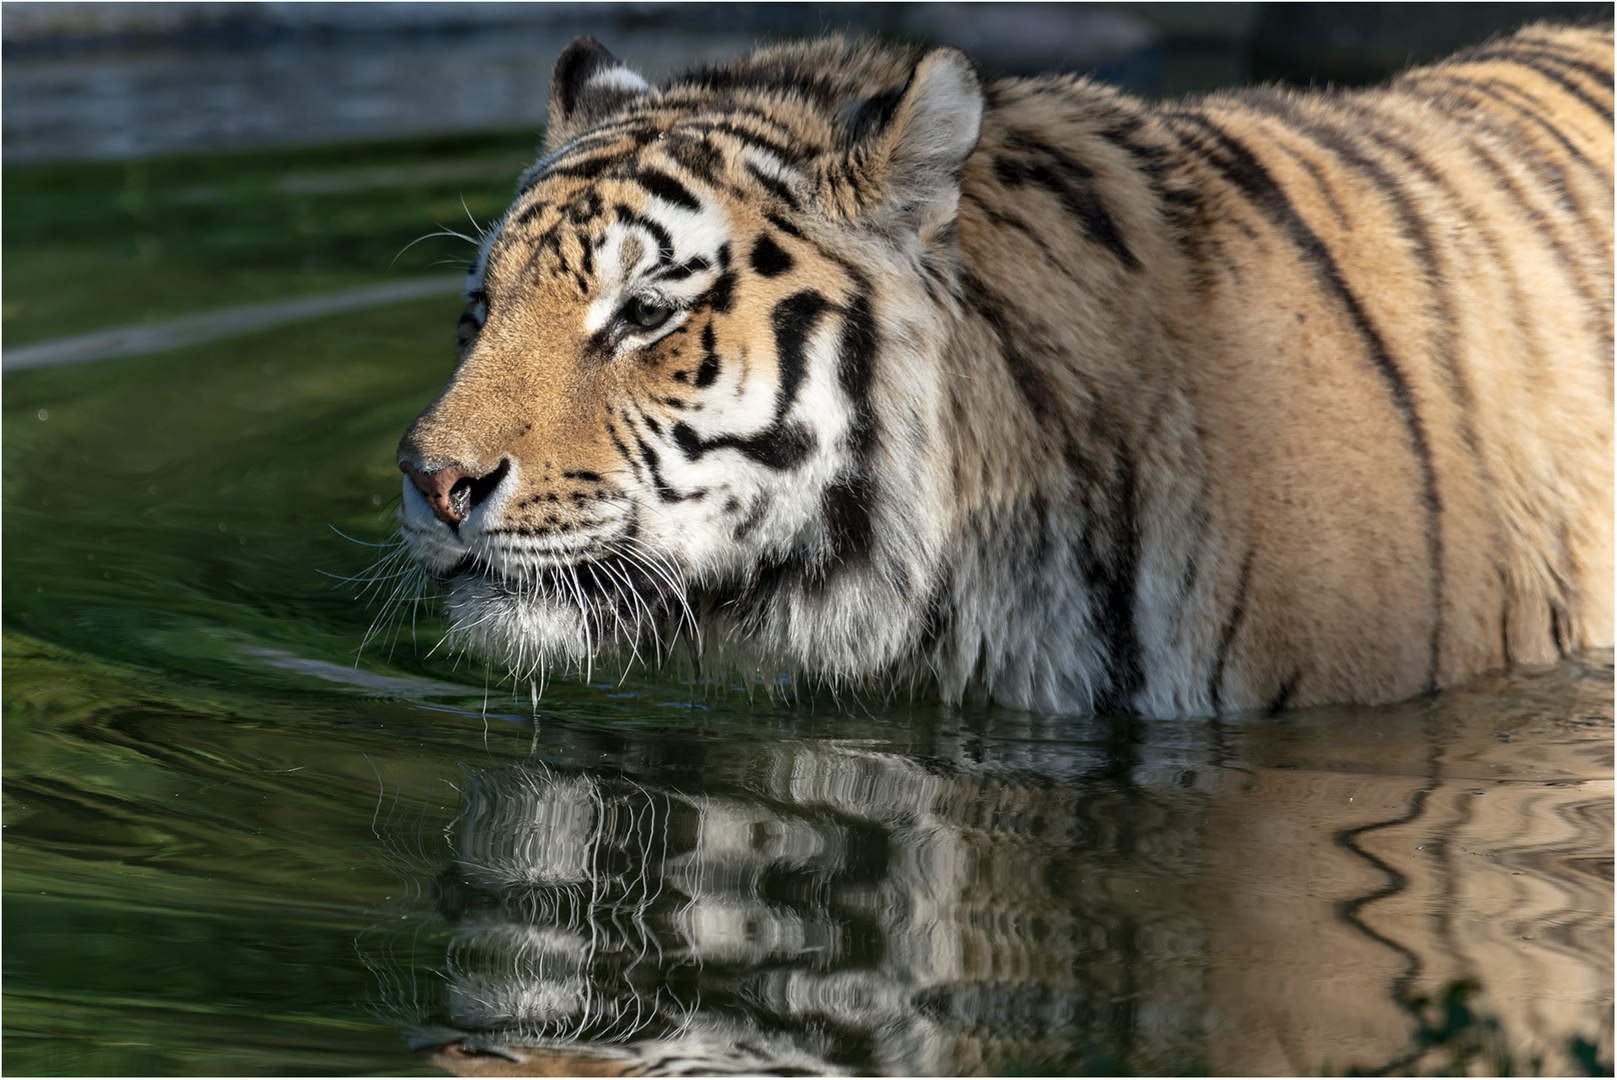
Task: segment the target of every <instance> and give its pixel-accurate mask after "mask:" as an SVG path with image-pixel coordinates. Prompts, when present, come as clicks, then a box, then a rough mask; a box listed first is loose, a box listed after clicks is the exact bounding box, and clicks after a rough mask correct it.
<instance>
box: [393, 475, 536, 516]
mask: <svg viewBox="0 0 1617 1080" xmlns="http://www.w3.org/2000/svg"><path fill="white" fill-rule="evenodd" d="M510 464H511V463H510V462H509V461H502V462H500V466H499V468H497V469H495V470H494V471H493V472H491V473H488V474H486V475H482V476H480V475H478V474H477V473H473V472H468V471H467V470H465V469H462V468H461V467H460V466H458V465H450V466H448V467H447V468H443V469H435V470H433V471H432V472H423V471H422V470H420V469H418V468H416V467H415V464H414V463H413V462H409V461H401V462H399V471H400V472H402V473H404V474H405V475H406V476H408V477H409V478H410V481H411V482H412V483H414V484H415V486H416V488H417V489H418V490H420V492H421V494H423V495H425V496H426V497H427V504H428V505H429V506H431V507H432V516H433V517H435V518H437V519H438V520H439V521H441V522H443V523H444V524H445V525H448V526H449V527H450V528H456V527H458V526H459V525H460V523H461V522H463V521H465V520H466V517H467V515H468V514H470V513H471V512H472V507H474V506H476V505H478V504H479V503H481V502H482V501H483V500H484V499H486V498H488V496H489V493H490V492H492V491H493V490H494V489H495V488H497V487H499V486H500V481H501V480H503V479H505V473H506V470H507V469H509V468H510Z"/></svg>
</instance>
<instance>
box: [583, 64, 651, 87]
mask: <svg viewBox="0 0 1617 1080" xmlns="http://www.w3.org/2000/svg"><path fill="white" fill-rule="evenodd" d="M584 87H585V89H586V90H615V91H618V92H620V93H625V94H643V93H645V92H646V91H647V90H650V89H651V84H650V83H648V82H647V81H646V80H645V79H643V78H641V77H640V76H639V75H638V74H636V73H635V72H633V71H630V70H629V69H628V68H626V67H624V66H622V65H621V64H620V65H618V66H617V67H609V68H603V69H601V70H600V71H598V72H596V73H595V74H594V75H591V76H590V79H589V82H587V83H585V84H584Z"/></svg>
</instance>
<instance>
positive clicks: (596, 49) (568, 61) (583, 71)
mask: <svg viewBox="0 0 1617 1080" xmlns="http://www.w3.org/2000/svg"><path fill="white" fill-rule="evenodd" d="M617 66H618V58H617V57H615V56H613V55H612V54H611V53H610V52H608V51H607V48H606V46H605V45H602V44H601V43H600V42H599V41H596V40H595V39H594V38H593V37H591V36H590V35H588V34H580V35H579V36H578V37H575V38H574V39H573V40H572V41H571V42H570V43H568V46H567V48H565V49H563V50H562V51H561V55H560V56H558V57H557V58H556V66H555V67H554V68H553V69H552V70H551V72H550V100H551V101H554V102H556V103H557V104H559V105H560V106H561V111H562V114H563V115H568V114H571V113H572V112H573V110H574V109H575V108H577V106H578V97H579V94H580V93H581V92H582V91H583V89H584V87H585V86H587V85H589V81H590V78H591V77H592V76H594V75H595V74H596V73H597V72H599V71H604V70H605V69H607V68H611V67H617Z"/></svg>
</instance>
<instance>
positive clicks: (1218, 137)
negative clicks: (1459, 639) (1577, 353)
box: [1166, 112, 1444, 681]
mask: <svg viewBox="0 0 1617 1080" xmlns="http://www.w3.org/2000/svg"><path fill="white" fill-rule="evenodd" d="M1166 115H1170V116H1171V117H1172V118H1173V119H1177V120H1180V121H1183V122H1185V123H1188V124H1190V125H1192V126H1194V127H1196V128H1198V129H1200V130H1201V131H1202V132H1203V133H1204V134H1205V135H1206V137H1207V138H1208V139H1210V140H1212V142H1213V143H1214V145H1215V146H1216V147H1217V149H1218V150H1219V153H1216V154H1211V155H1209V156H1208V161H1209V162H1211V163H1212V164H1213V166H1214V167H1215V168H1217V169H1218V170H1219V172H1221V173H1222V174H1223V175H1224V177H1225V179H1226V180H1228V181H1229V183H1230V184H1231V185H1233V186H1234V187H1235V189H1236V190H1237V191H1239V192H1241V193H1242V194H1243V195H1244V196H1245V197H1246V198H1247V200H1248V201H1249V202H1251V203H1252V205H1253V206H1255V207H1257V208H1258V209H1259V210H1261V211H1262V212H1263V213H1264V214H1265V215H1266V216H1268V218H1269V219H1270V220H1271V221H1272V222H1274V224H1275V226H1276V227H1277V228H1279V229H1280V230H1281V231H1282V232H1283V233H1285V234H1286V236H1287V237H1289V238H1290V240H1291V241H1292V243H1293V245H1294V246H1295V247H1296V248H1297V250H1298V251H1299V252H1300V253H1301V254H1302V255H1303V257H1304V258H1305V259H1306V260H1307V262H1308V264H1309V266H1310V267H1311V268H1312V269H1313V272H1314V278H1315V280H1316V281H1317V282H1318V283H1319V285H1320V287H1321V288H1323V289H1324V290H1325V292H1326V293H1327V294H1329V295H1330V296H1331V297H1332V298H1333V299H1334V300H1336V302H1337V303H1338V304H1340V305H1341V307H1342V308H1343V309H1344V310H1345V311H1346V312H1347V314H1348V317H1349V318H1350V319H1351V320H1352V322H1353V325H1354V328H1355V329H1356V330H1357V331H1358V333H1359V337H1360V339H1361V340H1362V341H1363V343H1364V347H1365V352H1366V354H1367V355H1368V357H1369V360H1370V362H1371V364H1372V366H1373V367H1374V368H1375V370H1376V373H1377V374H1378V375H1380V377H1381V381H1382V383H1383V385H1385V386H1386V388H1387V393H1388V396H1389V397H1390V398H1391V399H1392V404H1393V408H1394V409H1395V410H1396V411H1397V413H1398V415H1399V418H1400V419H1401V420H1402V421H1403V423H1404V427H1405V429H1406V431H1407V433H1408V436H1409V444H1410V452H1411V454H1412V455H1413V456H1414V458H1415V464H1416V467H1417V468H1418V469H1419V471H1420V474H1421V492H1420V501H1421V504H1422V506H1423V507H1424V508H1425V510H1426V552H1427V559H1428V562H1429V563H1430V567H1431V575H1432V617H1433V627H1432V644H1433V650H1432V655H1431V657H1430V660H1429V662H1428V664H1427V670H1428V672H1429V674H1430V675H1431V676H1432V680H1433V681H1435V678H1436V672H1437V670H1438V657H1437V654H1436V644H1437V641H1438V636H1439V633H1440V631H1441V627H1442V620H1443V590H1444V567H1443V527H1442V520H1441V518H1442V512H1443V502H1442V499H1441V498H1440V497H1439V495H1438V490H1437V471H1436V469H1435V468H1434V467H1433V464H1432V448H1431V441H1430V439H1429V438H1428V437H1427V434H1426V424H1425V422H1424V421H1422V419H1421V416H1420V411H1419V409H1418V408H1417V407H1416V401H1415V395H1414V391H1413V390H1412V389H1411V387H1410V385H1409V380H1408V379H1407V378H1406V377H1405V375H1404V373H1403V371H1402V370H1400V369H1399V367H1398V364H1397V362H1396V361H1395V360H1394V359H1393V357H1392V354H1391V353H1390V352H1389V350H1388V349H1387V345H1386V342H1385V341H1384V340H1382V337H1381V334H1380V332H1379V331H1377V330H1376V328H1375V326H1374V324H1373V323H1372V322H1371V321H1370V317H1369V315H1368V314H1367V313H1366V312H1365V310H1364V305H1363V304H1362V303H1361V302H1360V301H1359V298H1358V297H1357V296H1356V295H1355V294H1354V293H1353V291H1352V290H1351V289H1349V288H1348V287H1347V283H1346V282H1345V281H1344V280H1343V278H1342V272H1341V269H1340V268H1339V267H1338V266H1337V265H1336V259H1335V258H1334V257H1333V256H1332V255H1331V252H1330V249H1329V248H1328V247H1327V246H1326V245H1325V244H1324V243H1322V242H1321V241H1320V239H1319V237H1318V236H1316V235H1315V234H1314V231H1313V230H1312V229H1310V228H1309V227H1308V223H1307V222H1305V221H1304V220H1303V219H1302V217H1301V216H1300V215H1299V214H1298V213H1297V210H1296V208H1295V207H1294V206H1292V204H1291V200H1290V199H1289V198H1287V197H1286V193H1285V192H1284V191H1282V190H1281V188H1280V186H1279V185H1278V184H1277V183H1275V180H1274V178H1273V177H1272V176H1270V175H1269V172H1268V170H1267V169H1265V168H1264V167H1263V165H1262V164H1261V163H1260V162H1259V161H1258V160H1257V158H1255V157H1254V156H1253V155H1252V152H1251V151H1250V150H1248V149H1247V148H1246V147H1245V146H1244V145H1242V144H1241V143H1240V142H1239V141H1237V140H1236V139H1235V138H1233V137H1232V136H1231V135H1229V134H1228V133H1227V132H1225V131H1224V129H1223V128H1221V127H1219V125H1217V124H1216V123H1214V122H1213V121H1212V119H1210V118H1209V117H1206V116H1202V115H1200V114H1198V113H1194V112H1175V113H1172V114H1166Z"/></svg>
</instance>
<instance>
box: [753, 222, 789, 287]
mask: <svg viewBox="0 0 1617 1080" xmlns="http://www.w3.org/2000/svg"><path fill="white" fill-rule="evenodd" d="M751 261H752V268H753V270H754V271H755V272H756V273H757V274H759V275H760V276H762V277H779V276H780V275H781V274H784V273H786V272H787V271H788V270H790V269H791V268H792V265H793V262H792V257H791V256H790V255H788V254H787V253H786V251H785V250H784V249H783V248H782V247H781V246H780V245H779V244H777V243H775V240H774V238H773V237H771V236H770V235H769V234H768V233H759V234H758V239H756V240H754V241H753V244H752V255H751Z"/></svg>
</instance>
